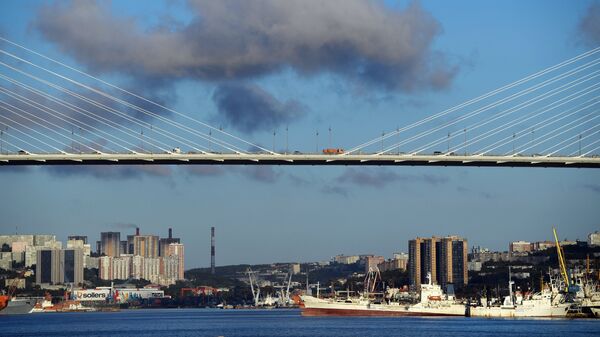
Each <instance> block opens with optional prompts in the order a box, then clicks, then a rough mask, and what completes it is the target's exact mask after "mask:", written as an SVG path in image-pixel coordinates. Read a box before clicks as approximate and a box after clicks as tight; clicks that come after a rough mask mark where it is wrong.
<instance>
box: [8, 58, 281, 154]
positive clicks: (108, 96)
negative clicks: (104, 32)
mask: <svg viewBox="0 0 600 337" xmlns="http://www.w3.org/2000/svg"><path fill="white" fill-rule="evenodd" d="M0 53H2V54H5V55H7V56H10V57H12V58H15V59H17V60H19V61H21V62H25V63H27V64H29V65H31V66H33V67H36V68H38V69H41V70H43V71H45V72H48V73H50V74H52V75H54V76H56V77H59V78H62V79H64V80H66V81H68V82H71V83H73V84H75V85H77V86H80V87H83V88H85V89H88V90H90V91H92V92H94V93H96V94H99V95H101V96H103V97H106V98H109V99H111V100H113V101H115V102H118V103H120V104H122V105H125V106H127V107H129V108H131V109H134V110H137V111H139V112H141V113H143V114H145V115H149V116H152V117H154V118H156V119H158V120H160V121H162V122H165V123H167V124H170V125H172V126H174V127H176V128H179V129H180V130H183V131H187V132H189V133H192V134H195V135H196V136H198V137H201V138H203V139H205V140H210V141H213V142H215V143H216V144H219V146H221V147H223V148H226V149H228V150H230V151H233V152H236V153H238V154H242V153H244V152H245V151H243V150H241V149H239V148H238V147H237V146H235V145H232V144H229V143H228V142H226V141H224V140H221V139H219V138H212V137H209V135H207V134H205V133H202V132H200V131H197V130H195V129H193V128H190V127H188V126H186V125H183V124H181V123H179V122H175V121H171V120H170V119H168V118H165V117H163V116H160V115H159V114H156V113H153V112H151V111H148V110H146V109H144V108H141V107H139V106H137V105H135V104H132V103H130V102H127V101H125V100H122V99H120V98H118V97H115V96H112V95H110V94H108V93H105V92H103V91H101V90H99V89H96V88H93V87H90V86H88V85H86V84H83V83H81V82H78V81H76V80H73V79H70V78H68V77H66V76H63V75H61V74H58V73H56V72H54V71H52V70H49V69H46V68H44V67H42V66H39V65H37V64H35V63H32V62H30V61H27V60H25V59H23V58H20V57H18V56H16V55H13V54H11V53H9V52H6V51H5V50H2V49H0ZM169 111H171V110H170V109H169ZM178 114H179V113H178ZM182 116H185V115H182ZM185 117H186V118H188V119H190V120H192V121H196V120H195V119H192V118H189V117H187V116H185ZM210 128H213V129H214V127H212V126H210ZM221 132H222V133H224V134H228V133H226V132H224V131H222V130H221ZM230 136H231V135H230ZM232 137H234V138H236V139H238V140H241V141H243V142H245V143H247V144H250V145H253V146H256V145H255V144H252V143H249V142H246V141H244V140H242V139H241V138H237V137H235V136H232ZM223 144H226V145H227V146H225V145H223ZM256 147H258V148H260V149H262V150H265V151H268V152H270V153H271V154H276V153H275V152H272V151H269V150H266V149H263V148H262V147H260V146H256ZM234 149H235V150H234Z"/></svg>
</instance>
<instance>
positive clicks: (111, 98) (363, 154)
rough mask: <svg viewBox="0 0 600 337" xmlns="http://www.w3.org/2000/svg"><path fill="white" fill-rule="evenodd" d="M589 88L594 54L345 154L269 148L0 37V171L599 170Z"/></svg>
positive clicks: (593, 87) (594, 103)
mask: <svg viewBox="0 0 600 337" xmlns="http://www.w3.org/2000/svg"><path fill="white" fill-rule="evenodd" d="M598 90H600V47H598V48H595V49H593V50H590V51H588V52H585V53H583V54H581V55H578V56H576V57H573V58H571V59H568V60H565V61H563V62H561V63H559V64H556V65H554V66H551V67H548V68H546V69H543V70H540V71H538V72H536V73H533V74H531V75H529V76H526V77H524V78H522V79H519V80H517V81H515V82H512V83H509V84H507V85H505V86H503V87H500V88H498V89H495V90H492V91H490V92H487V93H485V94H483V95H481V96H479V97H476V98H473V99H471V100H468V101H466V102H463V103H461V104H459V105H456V106H454V107H452V108H449V109H446V110H444V111H441V112H437V113H435V114H430V115H427V116H426V117H425V118H420V119H417V120H413V121H409V122H407V123H404V124H403V126H398V127H396V128H393V129H391V130H388V131H387V132H384V133H382V134H381V135H379V136H377V137H375V138H372V139H371V140H369V141H366V142H363V143H361V144H359V145H357V146H354V147H349V148H344V149H338V148H335V149H333V148H326V149H321V148H319V147H318V145H317V147H316V148H315V152H312V153H310V152H307V151H290V150H289V149H288V147H287V145H286V149H285V150H276V149H275V145H273V147H272V148H271V149H267V148H266V147H265V146H261V145H259V144H256V143H255V142H251V141H248V140H246V139H243V138H241V137H239V136H237V135H234V134H233V133H230V132H227V131H225V130H223V129H222V128H218V127H214V126H212V125H210V124H208V123H205V122H203V121H201V120H199V119H197V118H195V117H192V115H190V114H186V113H182V112H179V111H176V110H174V109H172V108H169V107H167V106H166V105H165V104H161V103H159V102H157V101H155V100H152V99H149V98H147V97H144V96H142V95H140V94H137V93H135V92H134V91H132V90H129V89H124V88H122V87H120V86H117V85H115V84H113V83H111V82H108V81H106V80H104V79H101V78H98V77H96V76H93V75H91V74H88V73H86V72H83V71H81V70H79V69H76V68H74V67H71V66H69V65H67V64H65V63H63V62H61V61H59V60H56V59H53V58H50V57H48V56H46V55H44V54H41V53H39V52H37V51H34V50H31V49H29V48H27V47H25V46H22V45H20V44H17V43H15V42H13V41H10V40H7V39H5V38H2V37H0V165H65V164H68V165H86V164H87V165H131V164H154V165H156V164H169V165H173V164H203V165H211V164H217V165H433V166H509V167H588V168H598V167H600V156H599V153H600V119H599V117H600V113H599V109H598V108H599V105H598V103H600V102H599V98H600V97H599V95H598V92H599V91H598ZM393 123H394V124H395V123H396V121H393ZM317 137H318V133H317Z"/></svg>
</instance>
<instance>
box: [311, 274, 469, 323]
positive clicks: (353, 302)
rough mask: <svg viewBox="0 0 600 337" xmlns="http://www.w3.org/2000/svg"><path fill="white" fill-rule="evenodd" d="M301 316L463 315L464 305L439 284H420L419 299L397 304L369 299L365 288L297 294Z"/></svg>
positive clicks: (385, 300) (384, 300) (386, 300)
mask: <svg viewBox="0 0 600 337" xmlns="http://www.w3.org/2000/svg"><path fill="white" fill-rule="evenodd" d="M367 284H368V283H367ZM300 298H301V300H302V303H301V304H300V307H301V309H302V315H303V316H465V312H466V306H465V305H464V304H461V303H457V302H456V301H455V300H454V298H453V297H450V298H449V297H448V296H447V295H446V294H445V293H444V292H443V291H442V288H441V287H440V286H439V285H436V284H432V282H431V276H430V275H428V284H423V285H421V296H420V301H419V302H418V303H414V304H406V303H400V302H397V301H393V300H391V299H388V298H385V297H384V298H380V299H377V298H371V297H370V296H369V292H368V291H367V290H366V291H365V292H364V293H363V295H362V296H360V297H354V298H352V297H346V298H337V297H336V298H328V299H325V298H317V297H314V296H300Z"/></svg>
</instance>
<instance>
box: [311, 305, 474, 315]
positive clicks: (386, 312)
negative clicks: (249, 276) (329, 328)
mask: <svg viewBox="0 0 600 337" xmlns="http://www.w3.org/2000/svg"><path fill="white" fill-rule="evenodd" d="M464 315H465V314H464V312H463V313H444V312H435V311H433V312H421V311H408V310H376V309H339V308H334V309H332V308H306V307H305V308H303V309H302V316H306V317H318V316H357V317H366V316H376V317H404V316H412V317H415V316H416V317H423V316H427V317H430V316H464Z"/></svg>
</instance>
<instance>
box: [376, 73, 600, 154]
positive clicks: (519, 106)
mask: <svg viewBox="0 0 600 337" xmlns="http://www.w3.org/2000/svg"><path fill="white" fill-rule="evenodd" d="M595 73H600V70H598V71H596V72H595ZM591 75H592V74H590V75H586V76H591ZM598 76H600V75H596V76H593V77H592V78H594V77H598ZM592 78H590V79H592ZM590 79H585V80H582V79H581V78H580V79H577V80H574V81H571V82H569V83H567V84H564V85H562V86H560V87H558V88H555V89H552V90H550V91H548V92H546V93H544V94H541V95H538V96H536V97H535V99H530V100H529V101H526V102H523V103H520V104H517V105H516V106H514V107H511V108H508V109H506V110H504V111H502V112H500V113H497V114H495V115H492V116H489V117H488V118H487V119H485V120H483V121H479V122H476V123H473V124H471V125H469V126H467V127H466V128H465V129H466V130H470V131H473V130H476V129H478V128H480V127H482V126H484V125H487V124H489V123H491V122H493V121H495V120H497V119H499V118H502V117H506V116H508V115H510V114H513V113H514V112H517V111H519V110H521V109H523V108H526V107H528V106H530V105H533V104H536V103H539V102H541V101H543V100H545V99H547V98H548V97H551V96H554V95H556V94H559V93H562V92H564V91H566V90H568V89H571V88H573V87H575V86H577V85H580V84H581V83H583V82H586V81H588V80H590ZM574 82H578V83H575V84H572V83H574ZM569 84H572V85H569ZM559 89H561V90H559ZM586 89H587V88H586ZM553 91H554V92H553ZM563 99H564V98H563ZM559 101H560V100H559ZM556 102H558V101H555V102H553V103H550V104H549V105H552V104H554V103H556ZM526 103H527V104H526ZM563 104H564V103H563ZM549 105H546V106H545V107H548V106H549ZM545 107H544V108H545ZM538 111H539V110H538ZM546 111H548V110H546ZM511 122H512V121H509V122H507V123H505V124H503V125H501V126H499V127H496V128H495V129H494V130H491V131H487V132H485V133H483V134H480V135H478V136H477V137H476V138H477V139H474V138H472V139H470V140H469V142H468V144H465V145H462V146H460V147H459V148H463V147H465V146H468V145H472V144H474V143H477V142H479V141H481V140H483V139H486V138H488V137H489V136H491V135H494V134H497V133H499V132H502V131H504V129H505V126H506V124H509V123H511ZM452 124H454V123H452ZM452 124H450V125H452ZM447 126H448V125H445V127H447ZM440 129H443V127H441V128H437V129H436V130H435V131H439V130H440ZM495 130H498V131H496V132H495V133H492V134H489V133H490V132H492V131H495ZM460 135H461V134H460V133H455V134H454V135H452V136H450V137H441V138H439V139H437V140H434V141H432V142H430V143H428V144H426V145H424V146H421V147H420V148H418V149H416V150H414V151H411V153H413V154H416V153H419V152H421V151H423V150H426V149H428V148H430V147H432V146H435V145H438V144H441V143H443V142H445V141H448V140H450V139H454V138H456V137H458V136H460ZM484 136H485V137H484ZM388 151H389V149H388ZM449 152H450V151H449ZM445 155H448V153H446V154H445Z"/></svg>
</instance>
